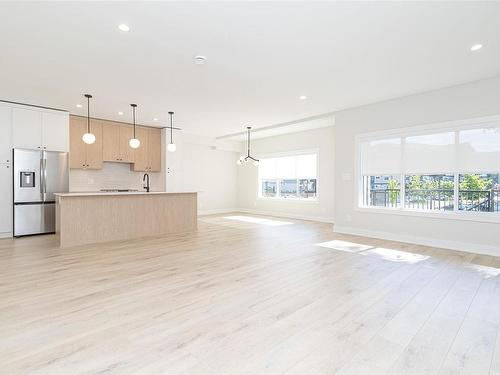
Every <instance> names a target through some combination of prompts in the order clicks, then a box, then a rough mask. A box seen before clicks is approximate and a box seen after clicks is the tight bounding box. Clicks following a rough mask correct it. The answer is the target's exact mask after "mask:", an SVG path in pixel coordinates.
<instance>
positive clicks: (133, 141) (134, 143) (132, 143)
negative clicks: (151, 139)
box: [128, 104, 141, 148]
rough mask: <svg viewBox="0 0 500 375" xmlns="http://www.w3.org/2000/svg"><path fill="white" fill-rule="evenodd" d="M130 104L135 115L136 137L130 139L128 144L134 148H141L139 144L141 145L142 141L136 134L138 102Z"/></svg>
mask: <svg viewBox="0 0 500 375" xmlns="http://www.w3.org/2000/svg"><path fill="white" fill-rule="evenodd" d="M130 106H131V107H132V113H133V116H134V138H132V139H130V140H129V141H128V145H129V146H130V147H132V148H139V146H140V145H141V141H139V140H138V139H137V138H136V136H135V110H136V108H137V104H130Z"/></svg>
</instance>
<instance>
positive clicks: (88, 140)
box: [82, 133, 95, 145]
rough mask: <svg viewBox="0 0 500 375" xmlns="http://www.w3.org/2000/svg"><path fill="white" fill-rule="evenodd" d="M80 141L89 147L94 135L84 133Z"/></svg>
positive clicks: (93, 140)
mask: <svg viewBox="0 0 500 375" xmlns="http://www.w3.org/2000/svg"><path fill="white" fill-rule="evenodd" d="M82 141H83V142H85V143H86V144H88V145H91V144H92V143H94V142H95V135H94V134H92V133H85V134H84V135H83V136H82Z"/></svg>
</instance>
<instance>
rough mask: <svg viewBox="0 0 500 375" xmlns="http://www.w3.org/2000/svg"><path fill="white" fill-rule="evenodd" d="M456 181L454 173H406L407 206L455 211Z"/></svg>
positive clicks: (418, 208) (419, 208)
mask: <svg viewBox="0 0 500 375" xmlns="http://www.w3.org/2000/svg"><path fill="white" fill-rule="evenodd" d="M454 181H455V177H454V176H453V175H452V174H451V175H450V174H437V175H406V176H405V208H411V209H417V210H429V211H453V205H454V196H455V186H454V184H455V182H454Z"/></svg>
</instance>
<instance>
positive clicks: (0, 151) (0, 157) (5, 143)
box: [0, 104, 12, 163]
mask: <svg viewBox="0 0 500 375" xmlns="http://www.w3.org/2000/svg"><path fill="white" fill-rule="evenodd" d="M11 158H12V108H11V107H9V106H6V105H2V104H0V163H10V160H11Z"/></svg>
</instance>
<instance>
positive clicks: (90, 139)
mask: <svg viewBox="0 0 500 375" xmlns="http://www.w3.org/2000/svg"><path fill="white" fill-rule="evenodd" d="M84 96H85V97H86V98H87V132H86V133H85V134H84V135H83V136H82V141H83V142H85V143H86V144H88V145H91V144H92V143H94V142H95V135H94V134H92V133H91V132H90V98H91V97H92V95H90V94H85V95H84Z"/></svg>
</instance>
